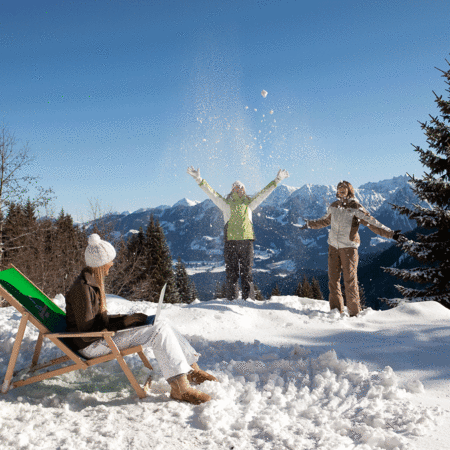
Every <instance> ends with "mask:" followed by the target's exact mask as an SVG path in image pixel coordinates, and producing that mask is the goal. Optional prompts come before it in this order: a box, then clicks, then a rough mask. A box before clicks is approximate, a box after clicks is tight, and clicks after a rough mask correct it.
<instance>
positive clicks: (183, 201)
mask: <svg viewBox="0 0 450 450" xmlns="http://www.w3.org/2000/svg"><path fill="white" fill-rule="evenodd" d="M199 203H200V202H199V201H197V200H189V199H188V198H186V197H185V198H182V199H181V200H178V201H177V202H176V203H175V204H174V205H173V206H172V208H176V207H177V206H195V205H198V204H199Z"/></svg>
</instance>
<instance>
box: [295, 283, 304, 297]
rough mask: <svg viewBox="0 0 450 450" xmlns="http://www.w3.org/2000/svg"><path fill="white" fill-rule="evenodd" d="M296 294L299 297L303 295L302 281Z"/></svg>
mask: <svg viewBox="0 0 450 450" xmlns="http://www.w3.org/2000/svg"><path fill="white" fill-rule="evenodd" d="M294 295H296V296H297V297H303V285H302V282H301V281H299V282H298V284H297V288H296V289H295V292H294Z"/></svg>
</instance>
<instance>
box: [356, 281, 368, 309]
mask: <svg viewBox="0 0 450 450" xmlns="http://www.w3.org/2000/svg"><path fill="white" fill-rule="evenodd" d="M358 288H359V304H360V306H361V311H362V310H363V309H367V305H366V291H365V290H364V287H363V285H362V284H361V283H360V282H359V281H358Z"/></svg>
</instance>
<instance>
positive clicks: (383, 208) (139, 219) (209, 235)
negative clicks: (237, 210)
mask: <svg viewBox="0 0 450 450" xmlns="http://www.w3.org/2000/svg"><path fill="white" fill-rule="evenodd" d="M222 194H223V195H225V194H227V192H222ZM335 198H336V186H324V185H312V184H307V185H304V186H302V187H300V188H296V187H291V186H287V185H281V186H279V187H278V188H277V189H276V190H275V191H274V192H273V193H272V194H271V195H270V196H269V197H268V199H267V200H266V201H265V202H263V203H262V204H261V205H260V206H259V207H258V208H257V209H256V210H255V211H254V213H253V223H254V228H255V234H256V241H255V265H254V273H255V277H256V281H257V283H258V275H259V278H261V277H263V278H264V279H266V277H271V278H272V277H278V278H283V277H287V276H290V275H293V274H294V273H296V272H299V273H307V274H312V273H314V272H322V271H326V269H327V249H328V244H327V235H328V229H327V228H325V229H322V230H300V226H301V225H302V224H303V223H304V222H303V219H313V218H319V217H321V216H323V215H324V214H325V212H326V208H327V206H328V205H329V204H330V203H332V202H333V201H334V200H335ZM356 198H357V199H358V200H359V201H360V202H361V204H362V205H363V206H364V207H365V208H366V209H367V210H368V211H369V212H370V214H372V215H373V216H374V217H375V218H376V219H378V220H379V221H380V222H382V223H383V224H385V225H387V226H388V227H390V228H391V229H394V230H395V229H400V230H402V231H403V232H406V231H409V230H412V229H413V228H414V227H415V222H413V221H409V220H408V219H407V218H406V217H405V216H401V215H399V214H398V213H397V212H395V211H394V210H393V209H392V207H391V204H398V205H412V204H413V203H420V202H419V200H418V199H417V197H416V196H415V195H414V194H413V192H412V190H411V188H410V186H409V184H408V177H407V176H399V177H395V178H393V179H389V180H383V181H379V182H377V183H367V184H364V185H361V186H360V187H359V188H357V189H356ZM152 214H153V216H154V217H155V218H157V219H158V220H159V222H160V224H161V225H162V227H163V229H164V232H165V236H166V239H167V242H168V244H169V248H170V251H171V254H172V258H173V259H174V261H175V260H176V259H177V258H178V257H181V259H182V260H183V262H184V263H185V264H186V267H187V269H188V273H190V274H191V275H193V274H200V273H203V274H204V273H208V274H216V275H215V277H213V278H215V279H220V276H222V277H224V273H223V272H224V265H223V257H222V254H223V225H224V223H223V217H222V214H221V212H220V211H219V209H218V208H216V207H215V205H214V204H213V203H212V201H211V200H209V199H207V200H204V201H203V202H198V201H192V200H189V199H186V198H184V199H182V200H180V201H178V202H177V203H175V204H174V205H173V206H167V205H162V206H158V207H156V208H148V209H140V210H138V211H135V212H133V213H130V212H124V213H121V214H118V213H114V214H110V215H108V216H107V217H104V218H102V220H103V221H104V223H105V222H106V223H107V224H108V225H110V226H111V227H112V228H113V230H114V232H115V234H116V235H117V237H119V236H124V237H127V236H129V235H130V234H132V233H136V232H137V231H138V230H139V228H140V227H142V228H143V229H144V230H145V228H146V227H147V225H148V222H149V220H150V216H151V215H152ZM360 235H361V247H360V258H361V263H362V264H364V261H367V260H370V259H372V258H373V256H374V254H378V253H379V252H381V251H383V250H385V249H386V248H388V247H390V246H391V245H392V244H393V241H391V240H388V239H383V238H380V237H378V236H377V235H375V234H374V233H372V232H371V231H370V230H368V229H366V228H365V227H361V228H360ZM219 275H220V276H219ZM214 283H215V281H214Z"/></svg>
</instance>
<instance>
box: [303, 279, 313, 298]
mask: <svg viewBox="0 0 450 450" xmlns="http://www.w3.org/2000/svg"><path fill="white" fill-rule="evenodd" d="M302 292H303V295H302V297H305V298H313V291H312V288H311V285H310V284H309V281H308V279H307V278H306V275H304V276H303V282H302Z"/></svg>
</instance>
